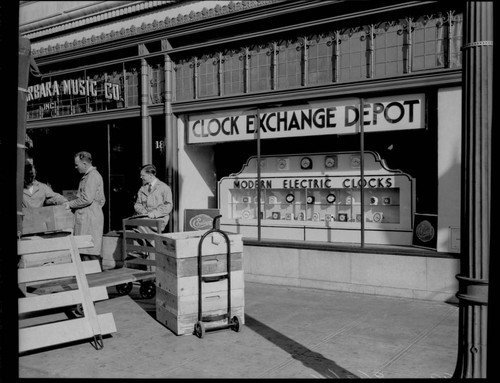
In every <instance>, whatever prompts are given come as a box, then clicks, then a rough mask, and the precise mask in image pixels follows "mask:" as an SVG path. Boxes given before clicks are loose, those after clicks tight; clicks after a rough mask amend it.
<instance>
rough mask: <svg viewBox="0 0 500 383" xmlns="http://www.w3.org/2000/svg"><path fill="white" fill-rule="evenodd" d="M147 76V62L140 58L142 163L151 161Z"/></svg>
mask: <svg viewBox="0 0 500 383" xmlns="http://www.w3.org/2000/svg"><path fill="white" fill-rule="evenodd" d="M148 105H149V76H148V63H147V61H146V59H141V128H142V130H141V132H142V164H143V165H146V164H150V163H151V162H152V161H153V153H152V147H153V142H152V140H153V139H152V134H151V125H150V118H149V110H148Z"/></svg>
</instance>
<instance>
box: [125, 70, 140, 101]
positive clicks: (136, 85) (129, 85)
mask: <svg viewBox="0 0 500 383" xmlns="http://www.w3.org/2000/svg"><path fill="white" fill-rule="evenodd" d="M125 73H126V74H125V80H126V89H125V91H126V103H127V107H131V106H138V105H139V101H140V64H139V63H137V62H134V63H127V64H125Z"/></svg>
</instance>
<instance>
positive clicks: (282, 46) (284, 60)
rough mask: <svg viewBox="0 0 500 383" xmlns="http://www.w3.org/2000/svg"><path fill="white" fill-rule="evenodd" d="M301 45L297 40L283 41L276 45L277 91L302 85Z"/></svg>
mask: <svg viewBox="0 0 500 383" xmlns="http://www.w3.org/2000/svg"><path fill="white" fill-rule="evenodd" d="M302 52H303V43H301V41H299V40H284V41H281V42H280V43H279V44H278V45H277V50H276V53H277V55H276V59H277V60H278V89H286V88H294V87H298V86H301V85H302V75H303V60H302Z"/></svg>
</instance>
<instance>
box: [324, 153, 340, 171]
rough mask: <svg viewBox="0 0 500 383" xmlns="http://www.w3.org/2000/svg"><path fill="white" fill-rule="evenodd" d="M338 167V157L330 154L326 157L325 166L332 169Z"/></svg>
mask: <svg viewBox="0 0 500 383" xmlns="http://www.w3.org/2000/svg"><path fill="white" fill-rule="evenodd" d="M336 167H337V158H336V157H332V156H328V157H325V168H328V169H332V168H336Z"/></svg>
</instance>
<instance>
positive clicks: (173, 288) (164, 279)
mask: <svg viewBox="0 0 500 383" xmlns="http://www.w3.org/2000/svg"><path fill="white" fill-rule="evenodd" d="M158 270H159V268H156V286H157V287H158V288H160V289H162V290H164V291H166V292H168V293H170V294H173V295H174V296H177V297H181V296H182V297H183V296H190V295H196V296H198V276H197V275H194V276H191V277H183V278H177V277H176V276H175V275H174V274H171V273H169V272H158ZM212 275H214V274H212ZM215 275H217V274H215ZM243 278H244V277H243V270H236V271H232V272H231V290H238V289H243V288H244V287H245V282H244V279H243ZM227 286H228V284H227V279H223V280H221V281H217V282H210V283H206V282H203V283H202V289H203V292H204V293H217V292H221V291H227Z"/></svg>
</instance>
